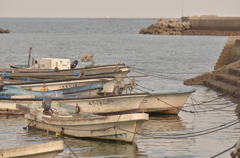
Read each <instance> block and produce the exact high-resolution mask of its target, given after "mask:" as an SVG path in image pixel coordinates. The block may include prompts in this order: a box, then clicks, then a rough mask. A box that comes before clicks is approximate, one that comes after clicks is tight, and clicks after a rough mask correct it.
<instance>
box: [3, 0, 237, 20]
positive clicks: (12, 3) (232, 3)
mask: <svg viewBox="0 0 240 158" xmlns="http://www.w3.org/2000/svg"><path fill="white" fill-rule="evenodd" d="M211 14H214V15H217V16H222V17H240V0H0V17H49V18H104V17H109V18H180V17H181V16H182V15H183V16H195V15H197V16H200V15H211Z"/></svg>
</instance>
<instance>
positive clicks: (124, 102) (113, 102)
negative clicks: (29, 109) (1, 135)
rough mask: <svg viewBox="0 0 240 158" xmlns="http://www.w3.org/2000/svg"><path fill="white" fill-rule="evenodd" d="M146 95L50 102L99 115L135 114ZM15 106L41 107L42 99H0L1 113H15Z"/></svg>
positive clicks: (67, 99)
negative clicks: (77, 107)
mask: <svg viewBox="0 0 240 158" xmlns="http://www.w3.org/2000/svg"><path fill="white" fill-rule="evenodd" d="M147 95H148V94H137V95H116V96H111V97H110V96H108V97H104V96H102V97H90V98H72V99H70V98H66V99H62V98H58V99H57V98H54V99H53V101H52V102H59V103H65V104H69V105H72V107H73V108H75V107H76V106H77V105H78V106H79V107H80V109H81V112H85V113H95V114H101V115H108V114H118V113H132V112H137V110H138V108H139V105H140V104H141V102H142V100H143V99H144V98H145V97H146V96H147ZM55 99H56V100H55ZM17 104H24V105H28V104H36V106H41V105H42V99H34V98H33V99H24V98H23V99H22V98H20V99H18V98H16V99H2V98H0V111H2V113H6V112H11V111H17V108H16V105H17Z"/></svg>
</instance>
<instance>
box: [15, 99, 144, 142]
mask: <svg viewBox="0 0 240 158" xmlns="http://www.w3.org/2000/svg"><path fill="white" fill-rule="evenodd" d="M43 104H44V106H43V108H42V104H41V105H36V104H34V103H33V104H29V105H28V106H24V105H21V104H18V105H17V108H18V109H19V110H22V111H23V112H24V113H25V115H24V116H25V118H26V119H27V121H28V127H29V128H30V129H31V128H37V129H42V130H49V131H52V132H56V133H60V134H63V135H69V136H74V137H79V138H96V139H109V140H117V141H125V142H133V141H134V137H135V135H136V132H138V130H139V129H140V127H141V125H142V124H143V123H144V122H145V121H148V119H149V117H148V114H145V113H132V114H122V115H111V116H98V115H93V114H87V113H82V112H81V111H78V110H79V109H78V108H77V107H76V108H75V107H74V108H73V107H72V106H69V105H67V104H60V103H57V102H53V103H51V101H50V103H44V101H43ZM45 105H46V106H45Z"/></svg>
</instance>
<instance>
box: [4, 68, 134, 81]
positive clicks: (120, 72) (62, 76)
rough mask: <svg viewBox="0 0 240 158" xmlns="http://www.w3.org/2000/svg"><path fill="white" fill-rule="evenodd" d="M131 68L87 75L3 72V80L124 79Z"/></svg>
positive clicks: (60, 72) (64, 72)
mask: <svg viewBox="0 0 240 158" xmlns="http://www.w3.org/2000/svg"><path fill="white" fill-rule="evenodd" d="M130 71H131V70H130V68H121V69H119V70H114V71H108V72H96V73H85V72H84V71H59V72H28V73H19V72H14V73H6V72H3V73H2V75H1V77H2V78H3V79H18V78H26V79H27V78H35V79H71V78H81V77H96V76H101V77H104V76H115V77H122V78H124V77H125V76H127V74H128V73H129V72H130Z"/></svg>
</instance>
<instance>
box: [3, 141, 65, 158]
mask: <svg viewBox="0 0 240 158" xmlns="http://www.w3.org/2000/svg"><path fill="white" fill-rule="evenodd" d="M63 150H64V142H63V141H62V140H59V141H52V142H47V143H40V144H32V145H27V146H20V147H15V148H8V149H2V150H0V157H14V158H23V157H24V158H33V157H34V158H54V157H55V156H56V155H57V154H58V153H60V152H62V151H63Z"/></svg>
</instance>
